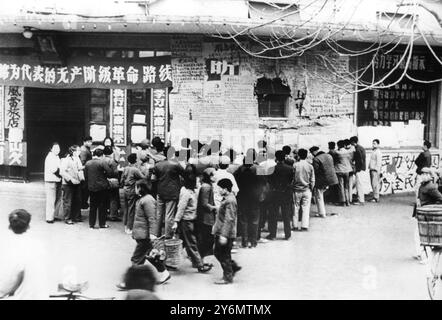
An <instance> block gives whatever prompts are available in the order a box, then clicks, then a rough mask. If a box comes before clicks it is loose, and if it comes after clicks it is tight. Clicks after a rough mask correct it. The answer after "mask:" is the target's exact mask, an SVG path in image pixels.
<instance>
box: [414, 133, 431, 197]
mask: <svg viewBox="0 0 442 320" xmlns="http://www.w3.org/2000/svg"><path fill="white" fill-rule="evenodd" d="M430 148H431V142H430V141H428V140H425V141H424V145H423V146H422V150H423V151H422V152H421V153H420V154H419V156H418V157H417V158H416V160H415V161H414V163H415V164H416V167H417V168H416V173H417V177H416V187H415V193H416V198H417V197H418V194H419V186H420V184H421V174H422V169H423V168H431V153H430Z"/></svg>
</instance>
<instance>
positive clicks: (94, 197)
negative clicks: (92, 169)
mask: <svg viewBox="0 0 442 320" xmlns="http://www.w3.org/2000/svg"><path fill="white" fill-rule="evenodd" d="M106 193H107V190H101V191H97V192H93V191H90V202H91V203H90V210H89V226H90V227H95V223H96V221H97V212H98V224H99V225H100V227H102V226H104V225H106Z"/></svg>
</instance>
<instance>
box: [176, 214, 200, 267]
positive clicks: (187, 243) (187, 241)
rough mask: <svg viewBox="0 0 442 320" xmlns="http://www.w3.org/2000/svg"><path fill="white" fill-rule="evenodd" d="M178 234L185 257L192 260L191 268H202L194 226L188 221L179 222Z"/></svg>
mask: <svg viewBox="0 0 442 320" xmlns="http://www.w3.org/2000/svg"><path fill="white" fill-rule="evenodd" d="M178 233H179V236H180V239H181V240H183V245H184V248H186V252H187V256H188V257H189V258H190V260H192V266H193V267H195V268H199V267H202V266H203V259H201V256H200V253H199V251H198V245H197V240H196V235H195V224H194V222H193V221H190V220H181V221H180V222H179V223H178Z"/></svg>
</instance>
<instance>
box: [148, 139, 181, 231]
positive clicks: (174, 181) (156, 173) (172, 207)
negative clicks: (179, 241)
mask: <svg viewBox="0 0 442 320" xmlns="http://www.w3.org/2000/svg"><path fill="white" fill-rule="evenodd" d="M183 174H184V168H183V167H182V166H181V165H180V164H179V162H178V161H177V159H176V158H175V149H174V148H173V147H170V148H169V149H168V151H167V159H165V160H163V161H160V162H158V163H157V164H155V167H154V169H153V177H152V179H154V180H155V181H156V182H157V224H156V225H157V230H156V234H155V235H156V236H157V237H160V236H161V230H162V227H163V226H165V235H166V238H169V239H170V238H172V237H173V233H174V232H173V230H172V226H173V224H174V218H175V214H176V211H177V205H178V199H179V196H180V189H181V180H180V177H181V176H182V175H183Z"/></svg>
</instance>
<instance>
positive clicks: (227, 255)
mask: <svg viewBox="0 0 442 320" xmlns="http://www.w3.org/2000/svg"><path fill="white" fill-rule="evenodd" d="M218 187H219V188H220V193H221V195H222V196H223V201H222V202H221V206H220V208H219V212H218V214H217V215H216V220H215V224H214V225H213V231H212V234H213V235H214V236H215V247H214V254H215V257H216V259H217V260H218V261H219V262H220V264H221V267H222V268H223V279H222V280H221V281H217V282H215V283H216V284H229V283H232V282H233V277H234V276H235V273H236V272H238V271H239V270H241V267H240V266H238V265H237V264H236V262H235V261H233V260H232V255H231V251H232V246H233V241H234V240H235V237H236V223H237V212H238V207H237V204H236V199H235V196H234V195H233V193H232V181H230V180H229V179H221V180H220V181H218Z"/></svg>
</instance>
